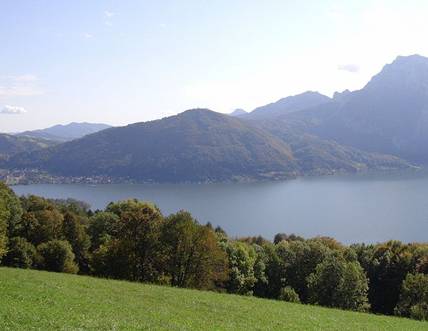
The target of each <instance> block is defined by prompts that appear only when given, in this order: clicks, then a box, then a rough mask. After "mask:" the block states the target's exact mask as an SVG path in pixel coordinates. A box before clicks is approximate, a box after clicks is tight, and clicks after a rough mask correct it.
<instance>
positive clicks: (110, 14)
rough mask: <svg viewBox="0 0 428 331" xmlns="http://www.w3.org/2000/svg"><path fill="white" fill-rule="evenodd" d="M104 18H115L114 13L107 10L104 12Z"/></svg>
mask: <svg viewBox="0 0 428 331" xmlns="http://www.w3.org/2000/svg"><path fill="white" fill-rule="evenodd" d="M104 16H105V17H107V18H112V17H113V16H116V13H114V12H112V11H109V10H106V11H104Z"/></svg>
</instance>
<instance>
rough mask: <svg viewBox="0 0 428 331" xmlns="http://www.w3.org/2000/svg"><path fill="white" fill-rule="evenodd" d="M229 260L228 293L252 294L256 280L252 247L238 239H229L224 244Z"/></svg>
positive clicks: (254, 254) (254, 253)
mask: <svg viewBox="0 0 428 331" xmlns="http://www.w3.org/2000/svg"><path fill="white" fill-rule="evenodd" d="M224 249H225V251H226V253H227V255H228V260H229V280H228V282H227V285H226V287H227V290H228V291H229V292H230V293H237V294H243V295H252V294H253V287H254V284H255V283H256V281H257V278H256V276H255V274H254V265H255V262H256V258H257V257H256V252H255V250H254V248H253V247H252V246H250V245H248V244H246V243H243V242H239V241H229V242H227V243H225V244H224Z"/></svg>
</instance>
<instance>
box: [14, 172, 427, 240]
mask: <svg viewBox="0 0 428 331" xmlns="http://www.w3.org/2000/svg"><path fill="white" fill-rule="evenodd" d="M13 189H14V191H15V192H16V193H17V194H20V195H21V194H36V195H41V196H44V197H49V198H68V197H71V198H75V199H79V200H83V201H86V202H88V203H89V204H90V205H91V207H92V208H93V209H97V208H98V209H102V208H104V207H105V206H106V204H107V203H109V202H110V201H116V200H122V199H127V198H138V199H142V200H148V201H153V202H155V203H156V204H157V205H158V206H159V207H160V209H161V210H162V212H163V213H164V214H169V213H173V212H176V211H178V210H180V209H185V210H188V211H190V212H191V213H192V214H193V215H194V216H195V217H196V218H197V219H198V220H199V221H200V222H201V223H207V222H211V223H212V224H213V225H214V226H217V225H220V226H221V227H222V228H223V229H225V230H226V231H227V233H228V234H229V235H231V236H250V235H251V236H252V235H259V234H260V235H262V236H264V237H266V238H268V239H272V238H273V236H274V235H275V234H276V233H278V232H285V233H295V234H298V235H301V236H304V237H313V236H317V235H325V236H331V237H334V238H336V239H338V240H340V241H342V242H344V243H353V242H378V241H386V240H389V239H399V240H402V241H404V242H412V241H428V174H427V173H426V172H421V173H412V174H387V175H385V174H383V175H379V174H371V175H369V174H366V175H353V176H330V177H318V178H300V179H296V180H290V181H285V182H269V183H243V184H177V185H163V184H162V185H161V184H156V185H155V184H150V185H145V184H141V185H140V184H123V185H121V184H114V185H113V184H111V185H110V184H108V185H83V184H76V185H74V184H64V185H58V184H55V185H41V184H38V185H18V186H14V187H13Z"/></svg>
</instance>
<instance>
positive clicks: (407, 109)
mask: <svg viewBox="0 0 428 331" xmlns="http://www.w3.org/2000/svg"><path fill="white" fill-rule="evenodd" d="M345 92H346V93H341V94H336V95H335V98H334V99H333V100H332V101H330V102H329V103H326V104H322V105H319V106H316V107H312V108H309V109H307V110H304V111H301V112H298V113H293V114H288V115H284V116H282V118H281V119H277V122H278V121H282V123H284V124H286V125H294V127H295V128H298V129H301V130H302V131H303V132H307V133H311V134H315V135H317V136H319V137H322V138H325V139H333V140H335V141H336V142H338V143H339V144H343V145H349V146H353V147H355V148H358V149H362V150H365V151H370V152H378V153H384V154H393V155H397V156H399V157H401V158H404V159H407V160H409V161H411V162H417V163H427V162H428V153H427V149H426V146H428V58H426V57H422V56H419V55H412V56H406V57H404V56H399V57H398V58H397V59H396V60H395V61H394V62H392V63H391V64H387V65H386V66H385V67H384V68H383V69H382V71H381V72H380V73H379V74H377V75H376V76H374V77H373V78H372V79H371V80H370V82H369V83H368V84H367V85H366V86H365V87H364V88H363V89H361V90H359V91H354V92H349V91H345Z"/></svg>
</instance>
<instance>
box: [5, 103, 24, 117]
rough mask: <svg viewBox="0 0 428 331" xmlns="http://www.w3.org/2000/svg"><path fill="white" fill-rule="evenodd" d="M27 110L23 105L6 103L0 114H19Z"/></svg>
mask: <svg viewBox="0 0 428 331" xmlns="http://www.w3.org/2000/svg"><path fill="white" fill-rule="evenodd" d="M26 112H27V111H26V110H25V108H23V107H18V106H10V105H5V106H4V107H3V108H2V109H0V114H2V115H19V114H25V113H26Z"/></svg>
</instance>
